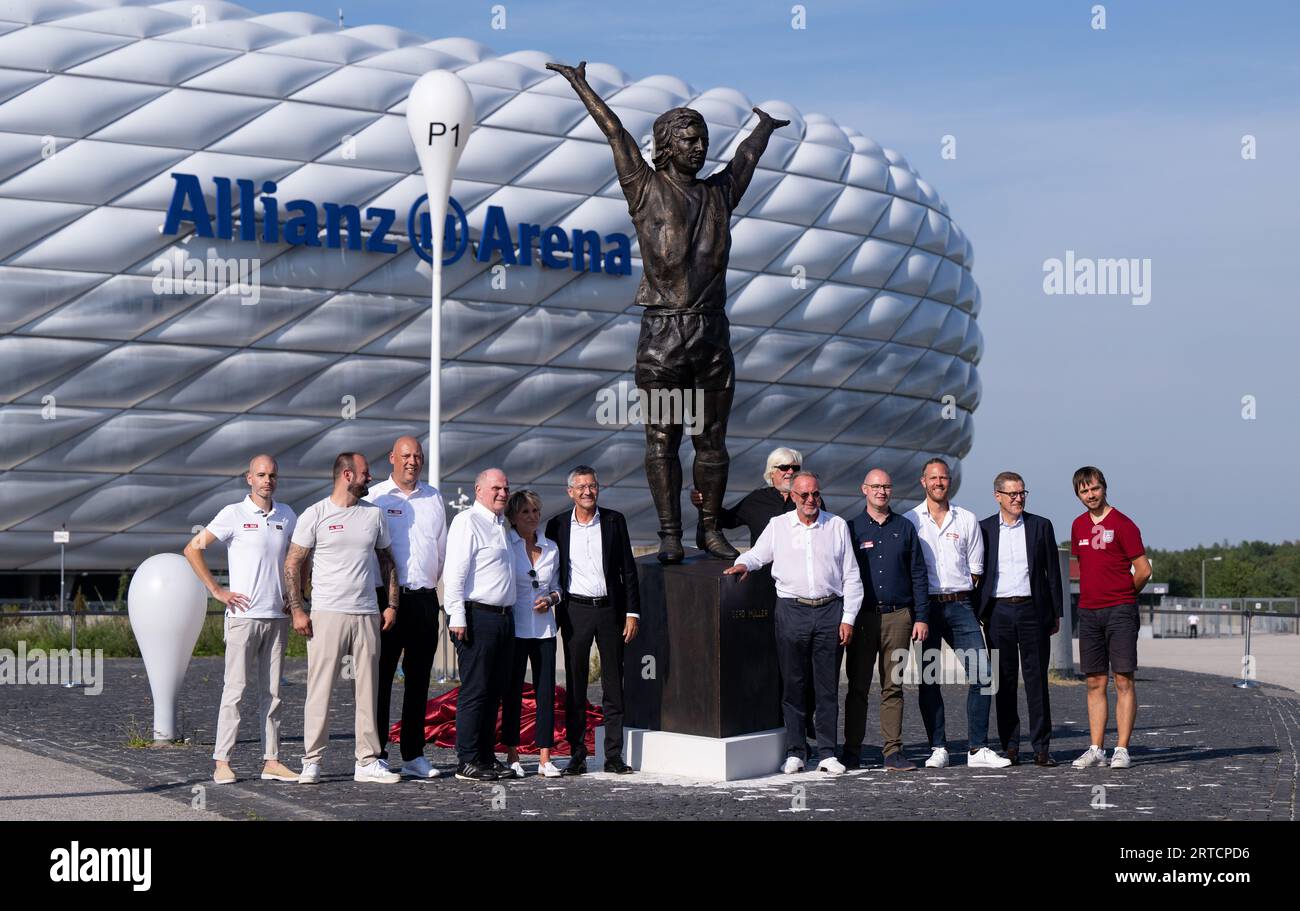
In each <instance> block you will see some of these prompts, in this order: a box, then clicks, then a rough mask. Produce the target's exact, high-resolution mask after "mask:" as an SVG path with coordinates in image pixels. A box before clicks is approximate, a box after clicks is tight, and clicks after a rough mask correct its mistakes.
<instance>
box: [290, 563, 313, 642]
mask: <svg viewBox="0 0 1300 911" xmlns="http://www.w3.org/2000/svg"><path fill="white" fill-rule="evenodd" d="M310 554H311V549H310V548H306V547H303V546H301V545H299V544H290V545H289V552H288V553H287V554H285V557H284V600H285V603H286V604H287V605H288V607H289V612H290V613H291V614H292V615H293V628H294V630H296V631H297V632H298V633H301V634H302V635H304V636H306V637H307V638H308V639H310V638H311V617H310V616H309V615H308V614H307V612H306V611H305V610H303V606H302V567H303V563H304V562H306V560H307V558H308V556H309V555H310Z"/></svg>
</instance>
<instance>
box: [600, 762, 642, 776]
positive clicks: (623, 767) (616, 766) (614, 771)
mask: <svg viewBox="0 0 1300 911" xmlns="http://www.w3.org/2000/svg"><path fill="white" fill-rule="evenodd" d="M605 771H606V772H609V773H610V774H611V775H630V774H631V773H632V772H633V771H635V770H634V769H633V768H632V767H631V766H630V765H628V764H627V763H626V762H624V761H623V760H621V759H606V760H605Z"/></svg>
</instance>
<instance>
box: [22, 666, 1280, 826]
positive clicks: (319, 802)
mask: <svg viewBox="0 0 1300 911" xmlns="http://www.w3.org/2000/svg"><path fill="white" fill-rule="evenodd" d="M105 669H106V678H107V679H106V683H105V686H104V690H103V693H102V694H101V695H99V696H88V695H85V694H83V693H82V692H81V691H80V690H65V689H63V688H61V687H56V686H23V687H13V688H12V689H11V688H8V687H6V692H5V696H4V699H2V700H0V745H8V746H11V747H12V746H17V747H19V748H21V750H23V751H26V752H27V753H31V754H36V755H38V756H41V757H45V758H46V759H50V760H58V761H60V762H63V763H70V764H72V766H74V767H77V768H81V769H85V770H87V771H89V772H94V773H96V774H97V775H102V776H106V777H107V778H108V779H111V781H110V784H109V786H107V787H106V786H104V784H103V782H102V781H99V782H98V783H88V782H83V781H82V780H81V779H80V778H76V776H73V778H72V779H71V780H69V781H68V782H67V783H66V786H64V785H58V784H50V783H48V782H47V776H49V777H50V778H52V779H58V776H61V775H64V774H65V773H69V768H68V767H67V766H58V765H55V764H52V763H40V764H39V775H40V779H39V780H40V782H41V783H40V785H31V784H30V783H27V784H24V782H29V780H30V779H31V778H32V776H33V775H35V774H37V769H35V768H33V767H32V766H31V765H30V764H29V765H26V766H23V765H21V764H20V765H14V764H11V763H10V762H9V761H7V760H6V759H5V754H0V806H4V805H5V804H7V803H8V800H7V797H8V796H9V795H18V794H21V795H22V797H23V800H22V801H15V802H14V804H13V806H15V807H18V806H20V805H21V809H22V812H23V813H24V814H26V815H28V816H35V817H38V818H68V817H70V816H72V815H73V813H75V812H82V811H83V810H82V809H80V808H78V809H73V808H72V807H71V801H69V800H67V799H66V794H65V793H64V792H65V791H66V789H67V788H71V789H73V791H74V792H75V791H76V790H80V791H83V792H87V795H88V796H92V795H93V796H94V797H95V799H96V801H98V802H99V804H98V805H99V806H102V807H104V809H103V810H102V811H101V812H99V813H98V814H97V818H105V817H106V816H107V815H108V814H110V813H122V814H125V813H127V812H129V810H127V809H123V808H125V807H126V806H127V804H126V803H122V804H120V805H116V806H115V805H113V798H114V797H118V798H120V799H121V800H122V801H128V800H135V799H138V798H139V797H140V796H141V795H143V796H144V797H147V798H148V799H150V800H151V801H157V800H162V801H165V802H168V803H171V804H173V805H174V806H175V807H177V808H180V809H181V810H182V815H184V814H195V815H197V811H194V810H191V809H190V807H191V805H192V804H193V803H195V802H196V801H198V800H199V799H200V798H201V802H202V803H204V804H205V805H206V809H207V810H208V811H210V812H211V813H215V814H219V815H221V816H223V817H226V818H229V819H321V818H334V819H337V818H349V819H392V818H408V819H455V818H476V819H519V818H528V817H540V818H550V819H591V818H604V819H610V818H614V819H724V818H725V819H789V818H832V819H900V818H904V819H972V818H976V819H1096V818H1106V817H1113V818H1122V819H1151V818H1157V819H1175V820H1179V819H1280V820H1294V819H1295V802H1296V768H1297V758H1296V752H1297V745H1300V702H1298V701H1297V698H1298V697H1297V695H1296V694H1295V693H1294V692H1290V691H1287V690H1284V689H1281V688H1278V687H1271V686H1269V687H1263V688H1261V689H1258V690H1253V691H1242V690H1235V689H1233V688H1231V687H1230V686H1227V685H1225V681H1224V679H1223V678H1221V677H1212V676H1208V675H1201V674H1191V673H1187V672H1183V671H1177V670H1167V669H1146V670H1143V671H1142V672H1140V674H1139V683H1138V686H1139V702H1140V705H1141V709H1140V714H1139V720H1138V731H1137V734H1136V736H1135V738H1134V745H1133V750H1132V752H1133V758H1134V762H1135V765H1134V766H1133V768H1132V769H1129V770H1127V771H1122V772H1120V771H1110V770H1089V771H1086V772H1080V771H1077V770H1075V769H1073V768H1071V767H1069V765H1068V760H1069V759H1072V758H1073V757H1074V756H1076V755H1077V754H1078V753H1079V752H1080V751H1081V750H1083V749H1084V748H1085V747H1086V746H1087V741H1088V737H1087V724H1086V722H1087V719H1086V715H1085V711H1084V690H1083V687H1082V686H1080V685H1077V684H1062V685H1054V686H1053V687H1052V701H1053V717H1054V720H1055V723H1056V729H1055V731H1054V734H1053V751H1054V752H1055V754H1056V756H1057V758H1058V759H1060V760H1061V761H1062V765H1061V766H1060V767H1058V768H1056V769H1039V768H1036V767H1034V766H1032V765H1028V766H1021V767H1018V768H1012V769H1008V770H1005V771H997V772H995V771H987V770H971V769H967V768H966V767H965V766H964V765H957V766H955V767H953V768H949V769H946V770H942V771H921V772H916V773H910V774H905V775H902V774H892V773H891V774H888V775H886V773H884V772H882V771H880V770H879V769H878V764H879V762H880V753H879V751H878V746H877V747H876V748H875V749H874V750H873V749H872V748H871V745H870V739H874V737H875V736H878V735H875V734H874V733H873V735H872V737H871V738H869V744H868V748H867V750H866V754H865V759H866V762H867V764H868V766H873V767H872V768H868V769H866V770H863V771H860V772H857V773H855V774H852V775H849V776H845V777H842V778H837V779H826V778H824V777H819V776H818V775H817V774H815V773H807V774H803V775H797V776H782V775H773V776H770V777H768V778H763V779H757V780H750V781H745V782H733V783H730V784H726V785H703V784H698V783H693V782H689V781H686V780H680V779H671V778H667V777H664V776H653V775H647V774H637V775H630V776H622V777H615V776H607V775H604V774H603V773H602V774H595V775H589V776H586V777H585V778H581V779H559V780H558V781H557V780H546V779H540V778H537V777H535V776H534V777H530V778H528V779H527V780H524V781H519V782H510V783H502V784H499V785H496V786H493V785H486V784H473V783H469V782H459V781H455V780H454V779H450V778H441V779H438V780H435V781H431V782H403V783H402V784H400V785H392V786H379V785H360V784H356V783H354V782H353V781H352V780H351V774H350V773H351V763H352V737H351V727H352V724H351V697H350V693H349V692H348V690H347V689H346V688H344V687H343V686H340V688H339V689H338V690H337V698H336V700H335V702H336V705H335V707H334V710H333V718H332V721H331V730H332V731H333V732H334V733H333V735H332V738H331V745H330V749H329V751H328V752H327V753H326V756H325V762H324V772H325V778H324V782H323V783H322V784H321V785H319V786H317V787H310V786H304V785H296V784H279V783H275V782H262V781H260V780H244V781H241V782H239V783H237V784H234V785H225V786H221V787H217V786H214V785H212V784H211V783H210V779H209V776H210V774H211V761H210V755H211V744H212V728H213V725H214V722H215V719H216V705H217V701H218V699H219V695H220V689H221V664H220V660H219V659H210V658H207V659H195V660H194V662H193V664H192V665H191V667H190V671H189V675H188V676H187V678H186V684H185V690H184V692H183V694H182V705H183V706H184V716H185V717H184V719H183V721H182V727H183V730H184V731H185V732H186V734H187V735H188V736H189V737H190V739H191V743H190V744H189V745H183V746H175V747H168V748H164V749H152V748H133V747H130V746H128V745H127V743H128V740H129V739H130V736H131V735H132V734H138V733H143V732H146V731H147V730H148V728H149V723H150V720H151V717H152V708H151V706H150V703H149V690H148V684H147V681H146V679H145V676H144V672H143V667H142V664H141V663H140V662H139V661H138V660H126V659H121V660H109V661H107V662H106V663H105ZM305 673H306V665H305V662H304V661H301V660H297V661H292V662H290V663H289V665H288V672H287V676H288V678H289V680H290V681H291V685H289V686H288V687H286V688H285V692H284V697H285V704H286V707H285V713H286V714H285V719H286V731H285V734H286V738H285V750H284V753H285V755H284V756H283V758H284V759H285V760H286V762H288V763H289V764H290V765H291V766H294V767H297V764H298V760H299V758H300V757H301V750H302V738H301V731H302V722H301V719H302V702H303V695H304V694H303V689H304V688H303V681H304V679H305ZM593 695H594V690H593ZM399 697H400V687H396V688H395V693H394V702H395V703H396V702H397V699H398V698H399ZM905 698H906V700H907V703H906V705H907V708H906V713H905V717H904V741H905V744H906V752H907V753H908V755H910V756H912V757H913V758H917V759H920V758H923V757H924V756H925V755H926V753H927V752H928V751H927V750H926V749H925V743H924V740H925V735H924V730H923V728H922V726H921V722H920V717H919V715H918V712H917V709H916V691H915V689H914V688H911V687H908V688H907V690H906V694H905ZM945 700H946V702H947V705H948V707H949V711H948V727H949V736H950V738H952V745H953V746H956V747H958V748H960V746H961V745H962V738H964V736H965V720H964V714H965V713H964V711H963V710H962V706H963V704H964V693H962V692H961V691H960V690H959V688H957V687H945ZM874 710H875V704H874V701H873V704H872V717H871V719H870V721H869V728H868V730H869V731H872V732H875V731H876V730H877V728H876V724H877V722H876V719H875V714H874ZM1023 712H1024V710H1023V708H1022V717H1024V714H1023ZM249 733H250V729H247V728H246V729H245V731H244V738H245V739H243V740H241V742H240V746H239V748H238V751H237V753H236V763H235V765H236V769H237V770H238V771H240V772H242V773H245V774H248V773H252V772H255V771H256V770H257V767H258V765H259V763H258V761H257V759H256V757H257V756H258V752H259V751H258V748H257V746H256V744H255V743H254V742H253V741H252V740H250V739H248V734H249ZM1112 742H1113V735H1112ZM428 755H429V756H430V759H431V760H432V761H433V762H434V764H435V765H436V766H438V767H439V768H441V769H442V770H443V771H444V772H445V773H448V774H449V773H450V772H451V770H452V768H453V766H454V757H453V756H452V754H451V751H449V750H438V749H433V748H430V749H429V751H428ZM954 755H955V756H956V757H957V761H958V762H959V763H961V762H962V761H963V760H962V759H961V758H960V757H961V753H960V751H959V752H957V753H955V754H954ZM72 771H75V768H74V769H73V770H72ZM69 774H70V773H69ZM87 777H88V776H87ZM113 782H121V783H123V785H125V787H121V788H118V789H117V790H120V791H124V792H125V793H122V794H120V795H115V794H112V793H109V792H111V791H113V790H114V788H113V787H112V783H113ZM1098 786H1101V787H1102V788H1104V790H1099V789H1098ZM196 788H198V789H199V790H197V791H196V790H195V789H196ZM157 806H158V805H157V804H156V803H151V804H150V805H149V807H148V808H145V809H142V810H140V812H139V815H138V816H137V817H136V818H139V816H148V815H149V814H150V813H151V812H153V811H154V809H155V808H156V807H157ZM0 812H3V811H2V810H0Z"/></svg>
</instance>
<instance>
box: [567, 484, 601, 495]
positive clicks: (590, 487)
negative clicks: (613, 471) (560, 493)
mask: <svg viewBox="0 0 1300 911" xmlns="http://www.w3.org/2000/svg"><path fill="white" fill-rule="evenodd" d="M569 489H570V490H576V491H577V492H578V493H586V492H587V491H591V492H592V493H595V492H596V491H597V490H599V489H600V485H599V484H574V485H573V486H572V487H570V488H569Z"/></svg>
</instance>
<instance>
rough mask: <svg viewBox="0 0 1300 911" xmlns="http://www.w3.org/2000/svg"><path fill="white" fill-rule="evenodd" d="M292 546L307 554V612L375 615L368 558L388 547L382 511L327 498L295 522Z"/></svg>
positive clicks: (375, 602) (373, 591)
mask: <svg viewBox="0 0 1300 911" xmlns="http://www.w3.org/2000/svg"><path fill="white" fill-rule="evenodd" d="M293 543H294V544H297V545H298V546H299V547H308V548H311V550H312V555H311V609H312V612H313V613H314V612H316V611H321V610H323V611H332V612H334V613H340V614H375V613H378V612H379V604H378V602H377V601H376V600H375V589H374V586H373V585H372V584H371V581H372V580H371V576H370V555H371V554H372V553H374V551H375V549H376V548H385V547H389V546H390V545H391V539H390V538H389V535H388V523H387V522H386V521H384V514H383V510H381V509H379V507H377V506H375V505H374V504H372V503H367V502H366V501H365V500H361V501H359V502H358V503H357V504H356V505H354V506H338V505H337V504H335V503H334V502H333V501H332V500H330V498H329V497H326V498H325V499H323V500H321V501H320V502H318V503H313V504H312V505H311V506H309V507H308V508H307V509H306V510H305V511H304V512H303V514H302V515H301V516H299V517H298V526H297V528H296V529H295V530H294V533H293Z"/></svg>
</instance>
